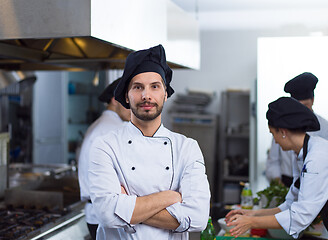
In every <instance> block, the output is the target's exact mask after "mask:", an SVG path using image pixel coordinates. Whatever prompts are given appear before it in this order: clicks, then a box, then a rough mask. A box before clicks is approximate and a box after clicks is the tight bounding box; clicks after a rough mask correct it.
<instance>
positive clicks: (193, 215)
mask: <svg viewBox="0 0 328 240" xmlns="http://www.w3.org/2000/svg"><path fill="white" fill-rule="evenodd" d="M91 148H92V149H91V152H90V158H91V161H92V162H91V164H90V169H89V181H90V195H91V200H92V204H93V205H94V208H95V211H96V214H97V217H98V219H99V221H100V224H99V227H98V231H97V239H100V240H103V239H110V240H115V239H117V240H119V239H142V240H143V239H156V240H161V239H165V240H167V239H188V231H201V230H203V229H204V228H205V227H206V225H207V220H208V216H209V206H210V190H209V184H208V180H207V176H206V174H205V165H204V159H203V155H202V153H201V151H200V148H199V146H198V144H197V142H196V141H195V140H193V139H190V138H187V137H185V136H183V135H181V134H178V133H174V132H171V131H169V130H168V129H166V128H165V127H164V126H163V125H161V126H160V127H159V129H158V130H157V132H156V133H155V134H154V136H153V137H146V136H144V135H143V134H142V132H141V131H140V130H139V129H138V128H137V127H136V126H134V125H133V124H132V123H131V122H130V123H129V124H127V125H126V126H124V127H123V128H121V129H119V130H117V131H114V132H111V133H109V134H107V135H105V136H103V137H98V138H97V139H96V140H95V141H94V143H93V144H92V147H91ZM121 185H122V186H124V188H125V189H126V191H127V193H128V195H126V194H121ZM165 190H174V191H179V192H180V193H181V194H182V200H183V202H182V203H175V204H173V205H171V206H169V207H167V208H166V210H167V211H168V212H169V213H170V214H171V215H172V216H173V217H174V218H176V219H177V221H178V222H179V223H180V226H179V227H178V228H177V229H176V230H175V231H170V230H165V229H160V228H155V227H152V226H148V225H146V224H136V225H132V224H130V220H131V217H132V213H133V210H134V207H135V202H136V197H137V196H145V195H149V194H152V193H156V192H160V191H165Z"/></svg>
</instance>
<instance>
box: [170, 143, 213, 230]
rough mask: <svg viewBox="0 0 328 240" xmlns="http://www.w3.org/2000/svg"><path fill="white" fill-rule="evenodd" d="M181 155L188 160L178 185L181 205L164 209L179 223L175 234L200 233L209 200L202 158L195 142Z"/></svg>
mask: <svg viewBox="0 0 328 240" xmlns="http://www.w3.org/2000/svg"><path fill="white" fill-rule="evenodd" d="M182 155H185V156H187V157H188V158H189V161H188V162H189V165H188V166H186V168H185V169H184V173H183V175H182V179H181V181H180V184H179V192H180V193H181V195H182V203H175V204H173V205H171V206H169V207H167V208H166V209H167V211H168V212H169V213H170V214H171V215H172V216H173V217H175V218H176V219H177V220H178V222H179V223H180V226H179V227H178V228H177V229H176V230H175V232H184V231H190V232H192V231H202V230H203V229H205V227H206V225H207V222H208V217H209V207H210V198H211V194H210V190H209V183H208V180H207V176H206V173H205V165H204V158H203V155H202V153H201V151H200V148H199V146H198V144H197V142H196V141H192V144H191V145H190V146H189V147H188V148H186V149H185V153H184V154H182Z"/></svg>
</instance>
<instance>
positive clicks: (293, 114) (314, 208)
mask: <svg viewBox="0 0 328 240" xmlns="http://www.w3.org/2000/svg"><path fill="white" fill-rule="evenodd" d="M266 116H267V119H268V124H269V129H270V132H271V133H272V135H273V138H274V139H275V142H276V143H278V144H279V145H280V146H281V148H282V149H283V150H284V151H286V150H293V151H294V152H295V153H296V154H297V158H296V160H295V162H294V163H293V171H294V181H293V185H292V186H291V188H290V189H289V192H288V194H287V196H286V200H285V202H284V203H283V204H281V205H280V206H278V207H276V208H272V209H260V210H233V211H231V212H229V213H228V214H227V216H226V221H227V225H228V226H235V227H234V228H233V229H231V230H230V233H231V234H232V235H233V236H235V237H237V236H239V235H240V234H242V233H244V232H246V231H247V230H248V229H250V228H283V229H284V230H285V231H286V232H287V234H289V235H291V236H292V237H294V238H298V237H299V236H300V234H301V233H302V231H303V230H304V229H306V228H307V227H308V226H309V225H310V224H311V223H312V222H313V220H314V219H315V218H316V217H317V216H318V214H320V215H321V217H323V220H324V224H325V226H326V228H327V227H328V221H327V220H328V218H327V213H328V207H327V200H328V191H327V188H328V154H327V149H328V141H327V140H325V139H323V138H321V137H318V136H309V135H308V134H307V133H306V132H313V131H318V130H319V129H320V124H319V121H318V119H317V117H316V116H315V114H314V113H313V112H312V111H311V110H310V109H309V108H307V107H305V106H304V105H303V104H301V103H299V102H298V101H297V100H296V99H294V98H290V97H282V98H279V99H278V100H276V101H274V102H272V103H270V104H269V110H268V111H267V115H266ZM296 161H297V162H300V163H301V164H302V170H301V171H299V170H298V167H297V166H298V164H297V163H296ZM297 171H298V172H297Z"/></svg>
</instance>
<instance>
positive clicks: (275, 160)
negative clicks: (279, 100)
mask: <svg viewBox="0 0 328 240" xmlns="http://www.w3.org/2000/svg"><path fill="white" fill-rule="evenodd" d="M317 83H318V78H317V77H316V76H315V75H313V74H312V73H309V72H304V73H302V74H300V75H298V76H296V77H294V78H293V79H291V80H290V81H288V82H287V83H286V84H285V88H284V90H285V92H286V93H290V95H291V96H292V97H293V98H295V99H297V100H298V101H299V102H300V103H302V104H304V105H305V106H306V107H308V108H309V109H310V110H311V111H313V109H312V107H313V102H314V89H315V87H316V85H317ZM315 115H316V116H317V118H318V120H319V123H320V130H319V131H315V132H309V133H308V134H309V135H310V136H320V137H323V138H325V139H327V140H328V121H327V120H326V119H324V118H323V117H321V116H319V115H318V114H315ZM294 158H295V154H294V152H293V151H283V150H282V149H281V147H280V146H279V144H277V143H275V142H274V140H273V141H272V144H271V148H270V151H269V154H268V159H267V162H266V171H265V172H266V176H267V178H268V179H269V180H272V179H278V180H280V181H281V182H282V183H283V184H284V185H285V186H287V187H290V185H291V184H292V183H293V172H292V162H293V159H294Z"/></svg>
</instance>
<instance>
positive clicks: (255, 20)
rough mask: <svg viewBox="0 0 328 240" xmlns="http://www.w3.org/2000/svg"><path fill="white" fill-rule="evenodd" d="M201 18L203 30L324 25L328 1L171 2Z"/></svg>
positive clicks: (188, 0) (197, 0) (199, 19)
mask: <svg viewBox="0 0 328 240" xmlns="http://www.w3.org/2000/svg"><path fill="white" fill-rule="evenodd" d="M172 1H173V2H174V3H175V4H177V5H178V6H180V7H181V8H182V9H183V10H185V11H187V12H189V13H191V14H192V15H194V17H195V18H196V19H198V21H199V24H200V29H201V30H206V29H211V30H213V29H214V30H215V29H236V28H244V29H245V28H277V27H281V26H286V25H304V26H310V27H313V26H322V25H323V24H325V23H326V22H327V18H326V17H325V16H327V15H328V1H326V0H311V1H308V0H288V1H286V0H265V1H263V0H229V1H227V0H225V1H224V0H192V1H191V0H172Z"/></svg>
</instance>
